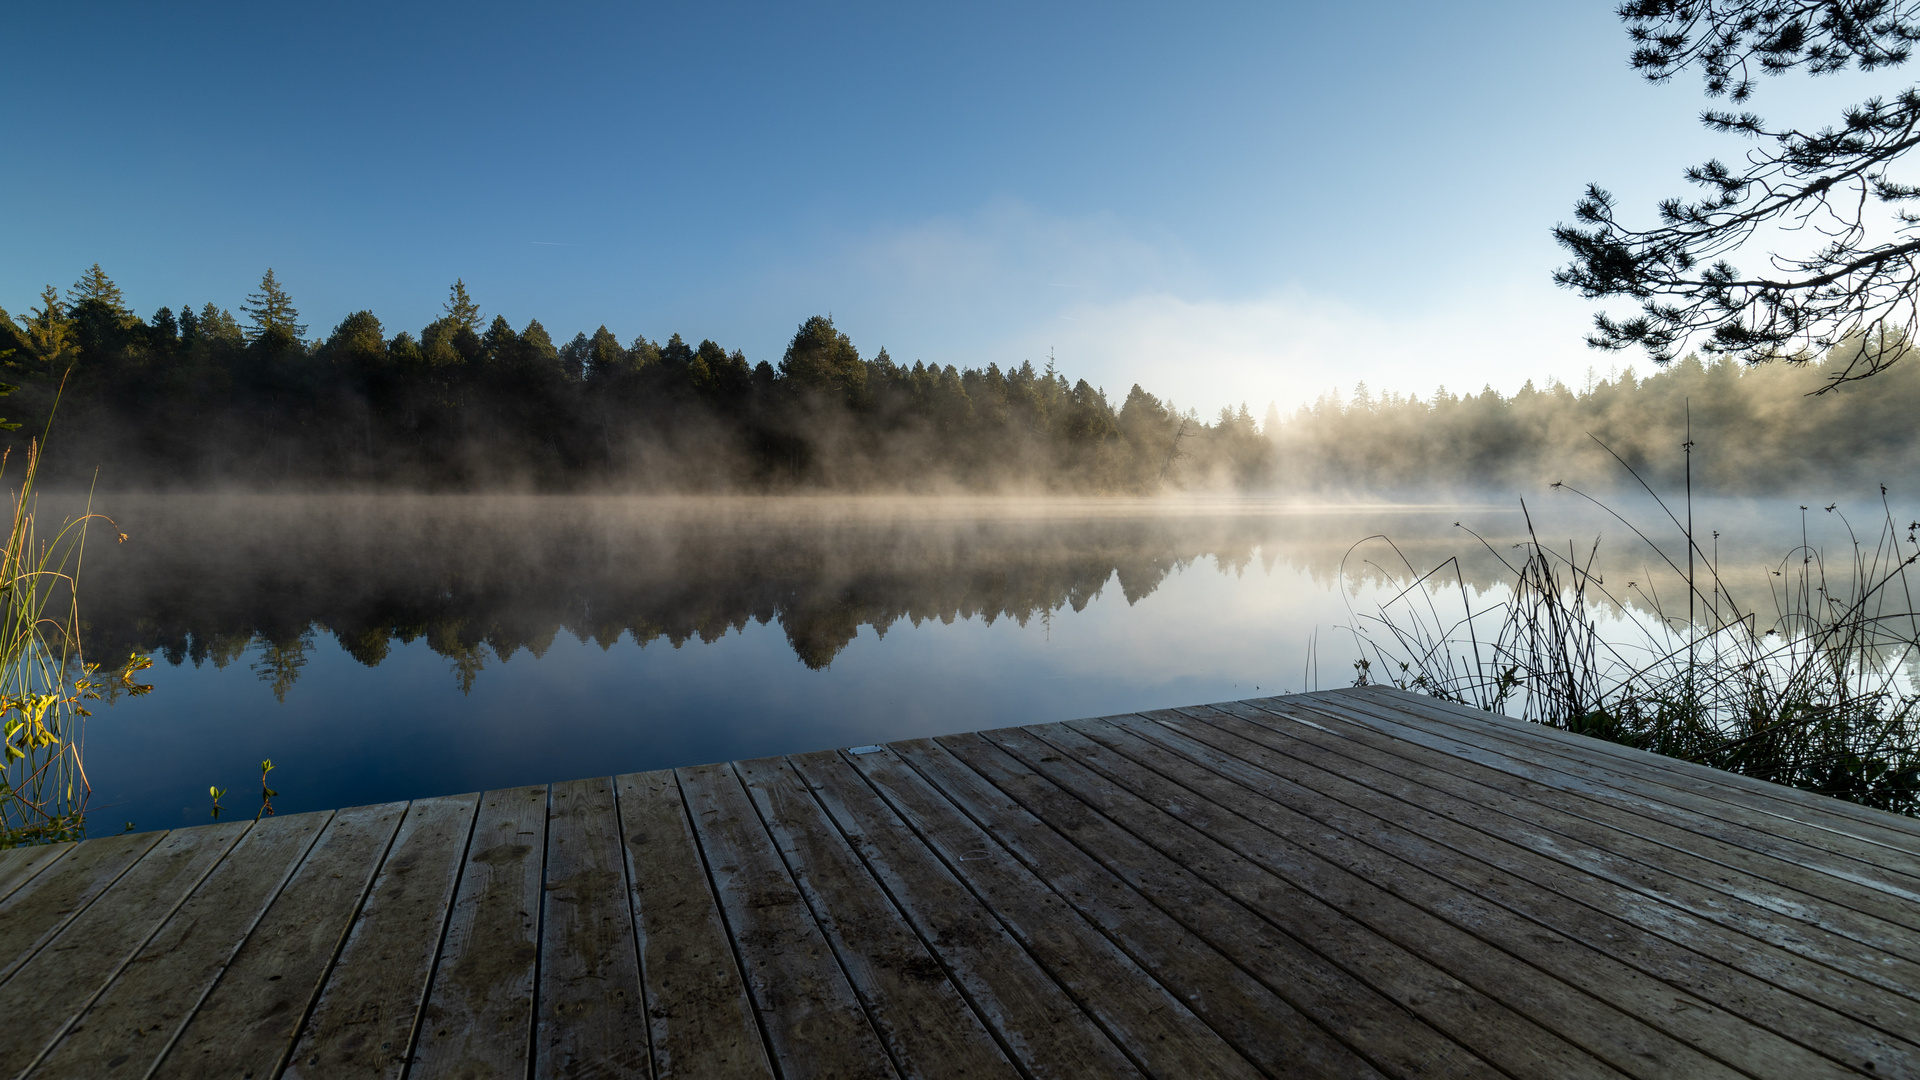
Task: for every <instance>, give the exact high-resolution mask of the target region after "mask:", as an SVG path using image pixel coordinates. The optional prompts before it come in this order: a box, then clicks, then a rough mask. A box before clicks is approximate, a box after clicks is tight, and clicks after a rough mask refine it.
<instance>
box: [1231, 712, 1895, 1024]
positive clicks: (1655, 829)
mask: <svg viewBox="0 0 1920 1080" xmlns="http://www.w3.org/2000/svg"><path fill="white" fill-rule="evenodd" d="M1328 714H1329V715H1331V716H1334V717H1336V718H1354V717H1356V716H1357V715H1358V714H1356V713H1352V712H1348V711H1340V712H1335V711H1332V710H1329V713H1328ZM1242 715H1246V714H1242ZM1255 715H1257V713H1255ZM1276 719H1278V720H1279V721H1280V722H1282V723H1284V722H1285V718H1281V717H1276ZM1269 722H1270V723H1271V722H1272V721H1269ZM1395 736H1396V737H1397V738H1401V739H1403V740H1405V741H1409V742H1414V743H1423V742H1426V741H1429V740H1431V741H1436V742H1438V744H1439V745H1441V746H1451V745H1455V743H1456V740H1452V739H1450V738H1446V739H1442V738H1440V737H1438V736H1424V735H1422V734H1421V733H1420V732H1418V731H1411V732H1410V731H1407V730H1405V729H1404V728H1403V729H1398V730H1397V731H1396V732H1395ZM1459 758H1465V759H1466V760H1464V761H1461V764H1459V765H1458V766H1456V771H1457V772H1459V773H1460V774H1461V775H1463V776H1465V777H1468V778H1472V779H1474V780H1476V781H1480V782H1483V783H1486V784H1487V785H1488V786H1496V787H1503V786H1507V782H1506V781H1503V780H1501V779H1500V776H1501V775H1505V776H1507V777H1509V778H1511V779H1519V780H1525V781H1528V782H1529V783H1531V782H1532V781H1533V779H1534V777H1535V776H1537V775H1540V774H1539V771H1538V770H1536V769H1534V768H1533V767H1532V766H1531V765H1529V764H1527V763H1525V762H1521V761H1513V760H1511V759H1506V758H1492V759H1489V758H1487V757H1486V756H1485V754H1484V752H1482V751H1478V750H1475V749H1473V748H1470V747H1468V748H1462V749H1461V750H1460V752H1459ZM1459 758H1456V760H1459ZM1523 790H1524V792H1525V798H1526V800H1527V801H1528V802H1529V803H1531V804H1532V807H1531V808H1530V809H1529V812H1528V814H1527V816H1528V817H1529V818H1531V819H1532V820H1535V821H1539V822H1541V823H1543V824H1549V825H1551V827H1552V828H1553V829H1554V830H1556V831H1558V832H1559V833H1560V834H1561V835H1563V836H1568V837H1574V838H1577V839H1579V840H1580V841H1581V844H1580V845H1578V846H1577V847H1574V848H1566V847H1564V846H1562V847H1561V848H1560V849H1559V850H1561V851H1562V852H1563V853H1564V855H1563V857H1568V856H1573V855H1577V856H1578V857H1580V858H1581V859H1582V860H1583V868H1585V869H1587V870H1589V871H1590V872H1594V873H1600V874H1602V875H1604V876H1607V877H1609V878H1610V879H1612V880H1616V881H1620V882H1622V883H1628V884H1630V885H1632V886H1633V887H1637V888H1640V889H1642V890H1644V891H1646V892H1647V893H1648V894H1649V895H1651V896H1654V897H1655V898H1657V899H1659V900H1660V901H1661V902H1662V903H1663V904H1668V905H1674V906H1682V907H1685V908H1686V910H1688V911H1690V912H1692V913H1694V914H1696V915H1699V916H1700V917H1702V918H1706V919H1709V920H1712V921H1719V922H1725V923H1726V924H1727V925H1729V926H1731V927H1733V928H1734V929H1737V930H1739V931H1741V932H1742V933H1746V934H1749V935H1752V936H1754V937H1757V938H1760V939H1761V940H1763V941H1768V942H1771V943H1773V944H1775V945H1778V946H1780V947H1782V948H1786V949H1788V950H1790V951H1794V952H1798V953H1801V954H1802V955H1805V956H1807V957H1808V958H1809V959H1811V960H1814V961H1816V962H1818V963H1823V964H1827V965H1829V966H1832V967H1836V968H1839V969H1840V970H1842V971H1846V972H1848V973H1849V974H1851V975H1853V976H1855V977H1856V978H1862V979H1866V980H1869V981H1878V982H1881V983H1882V984H1883V985H1887V986H1889V988H1891V989H1894V990H1896V991H1900V990H1901V989H1902V988H1911V987H1914V986H1916V985H1920V977H1916V973H1920V967H1915V964H1916V960H1915V956H1914V954H1915V951H1916V950H1920V933H1916V932H1914V931H1910V930H1908V929H1906V928H1905V927H1904V926H1902V925H1900V924H1899V923H1896V922H1890V921H1889V920H1888V919H1886V918H1884V917H1883V915H1894V916H1896V917H1901V916H1904V919H1905V920H1906V921H1920V904H1903V903H1902V902H1901V901H1899V900H1897V899H1894V898H1889V897H1885V896H1883V895H1875V896H1871V897H1869V898H1867V900H1865V901H1862V900H1861V898H1860V897H1859V896H1857V895H1856V896H1855V897H1854V898H1853V899H1854V902H1853V903H1851V904H1846V903H1838V902H1836V901H1834V900H1833V899H1831V898H1829V897H1823V896H1820V895H1817V894H1815V893H1811V892H1806V891H1803V890H1800V889H1795V888H1793V887H1792V886H1790V885H1783V884H1781V881H1780V879H1783V878H1784V879H1786V880H1788V881H1792V880H1796V879H1803V878H1804V877H1805V876H1806V873H1807V872H1806V871H1804V870H1803V869H1801V868H1798V867H1795V866H1793V865H1791V864H1789V863H1786V862H1784V861H1782V860H1780V859H1778V858H1773V857H1763V856H1758V855H1755V854H1753V853H1751V852H1747V851H1742V850H1737V849H1736V850H1727V849H1725V848H1715V847H1714V846H1715V845H1716V844H1717V842H1716V841H1714V840H1712V839H1710V838H1706V837H1701V836H1697V835H1694V834H1687V835H1686V836H1684V837H1676V836H1671V835H1665V834H1663V833H1662V832H1661V831H1660V828H1659V826H1658V824H1657V823H1655V822H1650V821H1647V820H1646V819H1644V818H1639V817H1637V816H1633V815H1627V816H1624V817H1623V816H1621V815H1620V813H1619V811H1617V810H1616V809H1615V808H1612V807H1609V806H1608V805H1606V800H1605V798H1604V797H1603V798H1602V799H1600V800H1598V801H1596V800H1593V799H1588V798H1582V799H1580V800H1578V801H1575V802H1571V803H1569V802H1565V801H1563V799H1562V797H1561V796H1559V795H1556V794H1555V793H1554V791H1553V790H1552V789H1551V788H1543V786H1542V785H1539V784H1533V785H1532V786H1529V787H1527V788H1525V789H1523ZM1588 794H1591V792H1589V793H1588ZM1704 848H1714V850H1712V851H1710V852H1709V851H1705V850H1703V849H1704ZM1676 881H1684V882H1691V883H1693V884H1694V885H1698V886H1700V887H1702V888H1704V889H1706V890H1710V891H1712V892H1717V893H1720V894H1721V895H1722V896H1724V897H1725V898H1727V899H1719V898H1715V899H1713V900H1711V901H1709V902H1702V903H1694V902H1691V901H1690V897H1692V896H1693V895H1694V894H1695V890H1689V889H1686V888H1683V887H1676V885H1675V882H1676ZM1840 885H1841V883H1839V882H1833V883H1832V888H1833V889H1838V888H1839V887H1840ZM1830 895H1831V891H1830ZM1907 908H1912V909H1913V911H1912V912H1908V911H1907V910H1906V909H1907ZM1876 909H1878V910H1877V912H1876ZM1796 924H1799V925H1796Z"/></svg>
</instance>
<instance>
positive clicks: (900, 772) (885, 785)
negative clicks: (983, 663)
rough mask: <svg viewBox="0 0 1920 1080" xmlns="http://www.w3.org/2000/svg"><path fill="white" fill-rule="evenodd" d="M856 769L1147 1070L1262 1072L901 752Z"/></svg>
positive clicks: (869, 759)
mask: <svg viewBox="0 0 1920 1080" xmlns="http://www.w3.org/2000/svg"><path fill="white" fill-rule="evenodd" d="M854 767H855V768H856V769H858V770H859V771H860V773H861V775H862V776H864V777H866V778H867V780H868V782H869V783H871V784H873V785H874V788H875V789H876V790H878V791H879V792H880V794H881V795H882V797H884V798H886V800H887V801H888V802H889V803H891V804H892V805H893V808H894V810H895V811H896V812H897V813H899V814H900V816H901V817H902V818H904V819H906V821H907V823H908V824H910V825H911V826H913V830H914V831H915V832H916V833H918V834H920V837H921V838H922V839H923V840H925V841H926V843H927V846H929V847H931V848H932V849H933V850H934V852H935V854H938V855H939V856H941V858H942V860H943V861H944V862H946V864H947V866H948V868H949V869H951V870H952V871H953V873H954V875H955V876H956V877H958V878H960V879H961V881H962V882H964V883H965V884H966V885H967V886H968V888H970V889H971V890H972V891H973V893H974V895H975V896H978V897H979V898H980V900H981V902H982V903H984V904H986V905H987V907H988V908H989V909H990V910H991V911H993V913H994V915H995V916H996V917H997V918H999V920H1000V922H1001V924H1002V925H1004V926H1006V928H1007V929H1008V930H1009V931H1011V932H1012V933H1013V935H1014V937H1015V938H1017V939H1019V941H1020V943H1021V944H1022V945H1024V946H1025V947H1026V948H1027V951H1028V952H1030V953H1032V954H1033V956H1034V958H1035V959H1037V960H1039V961H1040V964H1041V966H1042V967H1045V968H1046V969H1047V970H1048V971H1049V972H1051V973H1052V974H1053V976H1054V978H1055V979H1057V980H1059V982H1060V983H1061V985H1062V986H1064V987H1066V988H1067V991H1068V992H1069V993H1071V994H1073V995H1074V997H1075V998H1077V999H1078V1000H1079V1001H1080V1002H1081V1006H1082V1007H1083V1008H1085V1009H1086V1010H1087V1011H1088V1012H1089V1013H1090V1014H1091V1015H1092V1016H1093V1017H1094V1018H1095V1019H1096V1020H1097V1021H1099V1022H1100V1024H1101V1026H1102V1027H1103V1028H1105V1029H1106V1030H1107V1031H1108V1032H1109V1033H1110V1034H1111V1035H1112V1036H1113V1039H1114V1041H1115V1042H1116V1043H1118V1044H1120V1046H1121V1048H1122V1049H1124V1050H1127V1051H1129V1052H1130V1056H1132V1057H1134V1058H1135V1059H1136V1060H1137V1061H1138V1062H1139V1064H1140V1066H1141V1068H1142V1070H1143V1071H1145V1072H1147V1073H1150V1074H1155V1075H1160V1076H1221V1077H1225V1076H1248V1077H1251V1076H1257V1075H1259V1073H1258V1070H1256V1069H1254V1068H1253V1066H1251V1065H1250V1064H1248V1063H1247V1061H1246V1059H1245V1058H1243V1057H1241V1056H1240V1055H1239V1054H1238V1053H1237V1052H1235V1051H1234V1049H1233V1047H1231V1046H1230V1045H1228V1044H1227V1043H1226V1041H1225V1040H1223V1039H1221V1038H1220V1036H1219V1035H1218V1034H1217V1033H1215V1032H1214V1031H1213V1030H1212V1029H1211V1028H1209V1027H1208V1026H1207V1025H1206V1024H1205V1023H1203V1022H1202V1021H1201V1020H1200V1018H1199V1017H1197V1016H1195V1015H1194V1014H1193V1012H1192V1011H1191V1010H1190V1009H1188V1008H1187V1007H1186V1005H1185V1004H1184V1003H1182V1002H1181V1001H1180V999H1179V998H1177V997H1175V996H1174V995H1173V994H1171V993H1169V992H1168V990H1167V988H1166V987H1164V986H1162V985H1161V984H1160V983H1159V982H1158V981H1156V980H1155V979H1154V978H1153V977H1152V975H1150V974H1148V973H1147V972H1146V971H1144V970H1142V969H1141V967H1140V966H1139V965H1138V964H1136V963H1134V961H1133V960H1132V959H1131V958H1130V957H1128V956H1127V955H1126V953H1124V952H1122V951H1121V950H1120V949H1119V948H1117V947H1116V946H1115V945H1114V944H1113V942H1111V941H1109V940H1108V939H1107V937H1106V936H1105V935H1104V934H1101V933H1100V931H1099V930H1098V929H1096V928H1095V927H1093V926H1092V925H1090V924H1089V923H1088V922H1087V921H1086V920H1085V919H1083V918H1082V917H1081V916H1080V915H1079V914H1078V913H1077V912H1075V911H1074V910H1073V908H1072V907H1071V906H1070V905H1068V904H1067V902H1066V901H1065V900H1063V899H1061V898H1060V897H1059V896H1058V895H1057V894H1056V893H1054V892H1053V890H1052V889H1049V888H1048V887H1047V886H1046V885H1045V883H1043V882H1041V881H1040V880H1039V879H1038V878H1036V877H1034V876H1033V874H1032V873H1031V872H1029V871H1028V870H1027V869H1026V867H1024V866H1022V865H1020V862H1019V861H1018V860H1017V859H1014V858H1013V857H1012V856H1011V855H1010V854H1009V853H1008V852H1007V851H1006V849H1005V848H1003V847H1001V846H1000V844H999V842H998V841H996V840H994V839H993V838H992V837H991V836H989V835H987V833H986V832H985V831H983V830H982V829H981V828H980V827H979V826H978V825H975V824H974V823H973V822H972V821H970V820H968V819H967V818H966V817H965V816H964V815H963V814H961V813H959V812H958V810H957V809H956V808H955V807H954V806H953V804H952V803H951V802H949V801H948V800H947V798H946V796H944V795H942V794H940V793H939V792H938V791H937V790H936V789H934V788H933V787H932V786H931V785H930V784H928V783H927V782H926V780H925V779H924V778H922V777H921V776H920V774H919V773H917V772H915V771H914V770H913V769H912V768H910V767H908V766H907V765H906V764H905V763H904V762H902V761H901V760H900V759H899V758H898V757H896V756H895V755H894V754H892V753H877V754H866V755H862V756H860V757H857V758H855V759H854Z"/></svg>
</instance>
